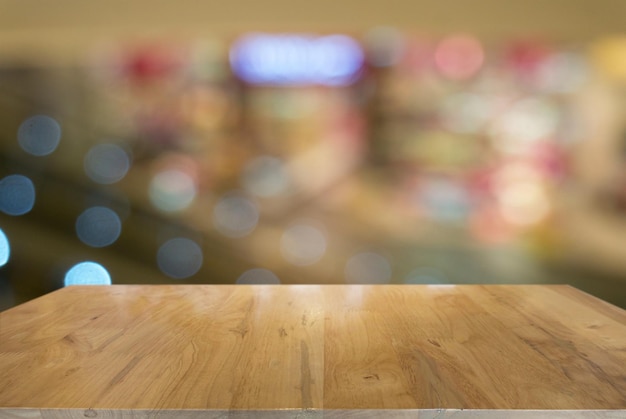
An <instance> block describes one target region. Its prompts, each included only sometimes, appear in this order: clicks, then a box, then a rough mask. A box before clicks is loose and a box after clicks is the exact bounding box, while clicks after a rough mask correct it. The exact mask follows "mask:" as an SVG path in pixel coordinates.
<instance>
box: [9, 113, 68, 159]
mask: <svg viewBox="0 0 626 419" xmlns="http://www.w3.org/2000/svg"><path fill="white" fill-rule="evenodd" d="M17 140H18V143H19V145H20V147H22V149H23V150H24V151H26V152H27V153H30V154H32V155H34V156H46V155H48V154H50V153H52V152H53V151H54V150H56V148H57V147H58V146H59V142H60V141H61V126H60V125H59V123H58V122H57V121H56V120H55V119H54V118H52V117H49V116H46V115H34V116H31V117H30V118H27V119H26V120H24V122H22V124H21V125H20V127H19V129H18V131H17Z"/></svg>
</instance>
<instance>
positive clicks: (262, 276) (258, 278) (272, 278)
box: [237, 268, 280, 285]
mask: <svg viewBox="0 0 626 419" xmlns="http://www.w3.org/2000/svg"><path fill="white" fill-rule="evenodd" d="M237 284H242V285H243V284H247V285H264V284H267V285H275V284H276V285H277V284H280V279H278V277H277V276H276V275H275V274H274V272H272V271H270V270H267V269H262V268H255V269H250V270H248V271H246V272H244V273H242V274H241V276H239V278H237Z"/></svg>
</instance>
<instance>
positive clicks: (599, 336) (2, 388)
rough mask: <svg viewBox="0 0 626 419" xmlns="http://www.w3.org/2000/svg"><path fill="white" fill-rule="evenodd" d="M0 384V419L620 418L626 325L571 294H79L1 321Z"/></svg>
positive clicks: (190, 289) (290, 290) (172, 290)
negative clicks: (503, 413)
mask: <svg viewBox="0 0 626 419" xmlns="http://www.w3.org/2000/svg"><path fill="white" fill-rule="evenodd" d="M0 371H2V375H3V380H0V417H19V418H31V417H32V418H40V417H41V418H74V417H92V416H90V415H94V416H93V417H96V416H97V417H111V418H118V417H119V418H122V417H123V418H133V417H152V416H155V415H156V416H157V417H163V418H169V417H189V418H195V417H196V416H194V415H198V416H197V417H200V416H202V417H223V416H224V415H225V416H228V417H230V416H232V417H253V416H254V417H259V415H260V416H263V415H267V417H322V416H323V417H337V418H340V417H353V415H355V414H359V413H360V414H361V416H359V417H377V415H379V414H381V413H382V412H391V413H390V414H389V416H388V417H417V416H416V413H419V417H420V418H422V417H439V416H437V415H439V414H445V417H498V416H493V415H495V414H496V413H497V412H501V411H502V409H513V410H511V411H510V412H507V414H506V415H507V417H515V416H511V415H510V414H509V413H511V412H513V413H512V414H520V415H522V414H526V413H528V414H530V413H532V412H534V413H535V414H536V415H539V416H528V417H542V416H541V415H543V414H544V413H542V412H545V415H549V414H550V413H552V414H555V413H557V412H559V414H564V415H567V416H563V417H598V418H613V417H615V418H618V417H619V418H622V417H626V313H625V312H624V311H623V310H621V309H619V308H617V307H614V306H611V305H610V304H607V303H605V302H603V301H601V300H598V299H595V298H593V297H591V296H588V295H586V294H584V293H582V292H580V291H578V290H576V289H574V288H571V287H568V286H540V285H531V286H525V285H489V286H479V285H462V286H423V285H319V286H318V285H258V286H247V285H242V286H239V285H180V286H171V285H168V286H166V285H162V286H140V285H136V286H127V285H126V286H122V285H120V286H115V285H114V286H108V287H96V286H83V287H80V286H75V287H68V288H64V289H61V290H58V291H55V292H53V293H51V294H48V295H46V296H44V297H41V298H38V299H36V300H33V301H30V302H28V303H26V304H23V305H21V306H18V307H15V308H12V309H10V310H7V311H5V312H2V313H0ZM369 409H372V410H369ZM381 409H383V410H381ZM524 412H526V413H524ZM205 414H206V415H205ZM181 415H182V416H181ZM203 415H205V416H203ZM207 415H208V416H207ZM220 415H222V416H220ZM303 415H304V416H303ZM404 415H408V416H404ZM411 415H413V416H411ZM472 415H479V416H472ZM585 415H586V416H585ZM616 415H617V416H616ZM519 417H520V418H521V417H526V416H519ZM545 417H559V416H545Z"/></svg>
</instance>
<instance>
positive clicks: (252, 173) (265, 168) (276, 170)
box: [242, 156, 289, 197]
mask: <svg viewBox="0 0 626 419" xmlns="http://www.w3.org/2000/svg"><path fill="white" fill-rule="evenodd" d="M242 182H243V184H244V187H245V189H246V191H248V192H249V193H250V194H252V195H256V196H259V197H271V196H276V195H280V194H282V193H284V192H285V191H286V190H287V187H288V186H289V174H288V172H287V170H286V168H285V165H284V164H283V162H282V161H281V160H280V159H278V158H276V157H271V156H261V157H257V158H256V159H254V160H252V161H251V162H250V163H248V165H247V166H246V168H245V169H244V172H243V179H242Z"/></svg>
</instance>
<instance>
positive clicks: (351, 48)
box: [230, 34, 363, 86]
mask: <svg viewBox="0 0 626 419" xmlns="http://www.w3.org/2000/svg"><path fill="white" fill-rule="evenodd" d="M230 63H231V66H232V69H233V71H234V72H235V74H236V75H237V76H238V77H239V78H241V79H242V80H244V81H246V82H248V83H252V84H272V85H302V84H323V85H328V86H341V85H346V84H350V83H353V82H354V81H355V80H356V78H357V77H358V75H359V73H360V71H361V68H362V66H363V51H362V49H361V47H360V46H359V44H358V43H357V42H356V41H355V40H353V39H352V38H350V37H348V36H345V35H329V36H320V37H314V36H306V35H269V34H250V35H246V36H244V37H242V38H240V39H239V40H238V41H237V42H235V44H234V45H233V46H232V48H231V50H230Z"/></svg>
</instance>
